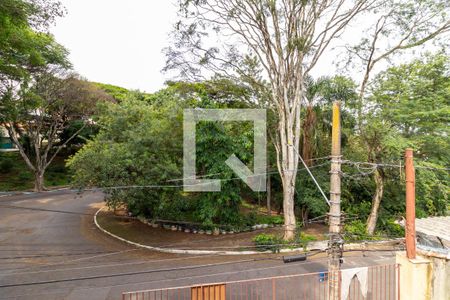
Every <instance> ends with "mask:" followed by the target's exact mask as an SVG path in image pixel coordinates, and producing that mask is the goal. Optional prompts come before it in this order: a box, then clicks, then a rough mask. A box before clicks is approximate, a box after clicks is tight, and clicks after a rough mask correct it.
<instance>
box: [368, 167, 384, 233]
mask: <svg viewBox="0 0 450 300" xmlns="http://www.w3.org/2000/svg"><path fill="white" fill-rule="evenodd" d="M373 177H374V179H375V185H376V188H375V194H374V195H373V197H372V210H371V212H370V215H369V218H368V219H367V233H368V234H369V235H373V234H374V233H375V228H376V226H377V219H378V211H379V209H380V204H381V199H382V198H383V192H384V180H383V173H382V171H381V170H379V169H376V170H375V172H374V174H373Z"/></svg>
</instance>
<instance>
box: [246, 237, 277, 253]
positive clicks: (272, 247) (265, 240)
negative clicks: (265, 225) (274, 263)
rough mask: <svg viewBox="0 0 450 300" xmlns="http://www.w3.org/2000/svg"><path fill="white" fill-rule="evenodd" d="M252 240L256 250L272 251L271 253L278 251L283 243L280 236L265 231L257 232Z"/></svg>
mask: <svg viewBox="0 0 450 300" xmlns="http://www.w3.org/2000/svg"><path fill="white" fill-rule="evenodd" d="M252 241H253V243H255V246H256V249H257V250H258V251H272V252H273V253H277V252H280V249H281V248H282V246H283V244H284V243H285V242H284V241H283V239H282V238H281V237H278V236H276V235H273V234H265V233H261V234H258V235H257V236H255V237H254V238H253V239H252Z"/></svg>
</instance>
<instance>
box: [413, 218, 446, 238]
mask: <svg viewBox="0 0 450 300" xmlns="http://www.w3.org/2000/svg"><path fill="white" fill-rule="evenodd" d="M416 231H417V232H421V233H423V234H426V235H430V236H435V237H437V238H440V239H444V240H446V241H447V242H450V216H448V217H430V218H423V219H416Z"/></svg>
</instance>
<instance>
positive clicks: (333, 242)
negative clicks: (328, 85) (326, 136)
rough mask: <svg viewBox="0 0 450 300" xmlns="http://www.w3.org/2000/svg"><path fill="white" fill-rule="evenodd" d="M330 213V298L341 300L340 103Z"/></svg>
mask: <svg viewBox="0 0 450 300" xmlns="http://www.w3.org/2000/svg"><path fill="white" fill-rule="evenodd" d="M331 142H332V147H331V171H330V173H331V176H330V212H329V214H328V219H329V226H330V228H329V234H330V240H329V243H328V298H329V299H330V300H338V299H340V282H341V280H340V268H341V259H342V246H343V240H342V236H341V111H340V102H339V101H336V102H334V103H333V129H332V137H331Z"/></svg>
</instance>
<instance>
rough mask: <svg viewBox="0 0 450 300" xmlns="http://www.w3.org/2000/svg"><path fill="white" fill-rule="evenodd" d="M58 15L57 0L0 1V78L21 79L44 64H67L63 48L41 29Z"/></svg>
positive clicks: (60, 11)
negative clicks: (43, 0)
mask: <svg viewBox="0 0 450 300" xmlns="http://www.w3.org/2000/svg"><path fill="white" fill-rule="evenodd" d="M61 15H62V9H61V8H60V5H59V3H57V2H53V1H49V2H47V3H45V2H40V1H24V0H2V1H1V3H0V53H1V54H2V55H1V59H0V80H1V81H4V80H18V81H20V80H23V79H24V78H26V77H28V76H29V75H30V71H31V70H32V71H36V70H38V69H42V68H45V67H46V66H47V65H50V64H51V65H63V66H66V67H67V66H69V65H70V64H69V62H68V61H67V58H66V57H67V50H66V49H64V47H62V46H61V45H59V44H58V43H56V42H55V40H54V38H53V36H52V35H51V34H49V33H46V32H43V29H46V28H47V27H48V25H49V22H53V19H54V18H55V17H57V16H61Z"/></svg>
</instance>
